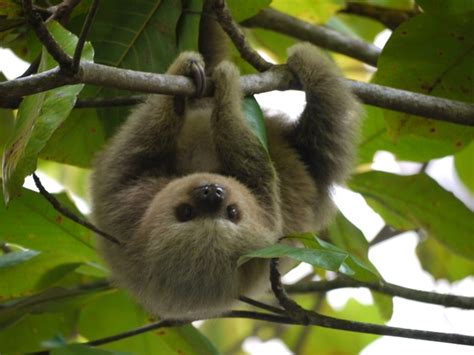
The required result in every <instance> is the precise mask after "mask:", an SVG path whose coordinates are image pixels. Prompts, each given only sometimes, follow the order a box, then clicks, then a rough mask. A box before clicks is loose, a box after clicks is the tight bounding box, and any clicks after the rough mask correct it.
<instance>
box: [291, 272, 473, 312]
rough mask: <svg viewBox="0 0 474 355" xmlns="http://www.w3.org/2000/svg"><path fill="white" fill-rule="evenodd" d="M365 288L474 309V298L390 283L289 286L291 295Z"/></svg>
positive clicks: (334, 282)
mask: <svg viewBox="0 0 474 355" xmlns="http://www.w3.org/2000/svg"><path fill="white" fill-rule="evenodd" d="M348 287H365V288H368V289H370V290H373V291H378V292H380V293H384V294H387V295H391V296H396V297H401V298H406V299H409V300H413V301H419V302H423V303H429V304H436V305H440V306H444V307H457V308H461V309H474V298H473V297H464V296H455V295H450V294H441V293H435V292H428V291H420V290H415V289H411V288H407V287H402V286H398V285H394V284H391V283H388V282H383V283H369V282H362V281H356V280H353V279H349V278H337V279H334V280H329V281H313V282H307V283H302V284H295V285H291V286H287V287H286V289H287V291H288V292H289V293H311V292H327V291H330V290H335V289H339V288H348Z"/></svg>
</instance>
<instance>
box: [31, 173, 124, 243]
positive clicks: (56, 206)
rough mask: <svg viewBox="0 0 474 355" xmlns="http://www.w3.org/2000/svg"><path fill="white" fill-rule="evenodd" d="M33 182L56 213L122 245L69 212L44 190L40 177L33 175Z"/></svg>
mask: <svg viewBox="0 0 474 355" xmlns="http://www.w3.org/2000/svg"><path fill="white" fill-rule="evenodd" d="M33 180H34V181H35V185H36V187H37V188H38V190H39V192H40V194H41V195H43V197H44V198H45V199H46V200H48V202H49V203H50V204H51V206H53V208H54V209H55V210H56V211H58V212H59V213H61V214H62V215H63V216H65V217H67V218H69V219H70V220H71V221H73V222H76V223H77V224H80V225H81V226H84V227H86V228H87V229H89V230H91V231H93V232H95V233H97V234H98V235H100V236H101V237H103V238H105V239H107V240H108V241H110V242H112V243H114V244H117V245H121V243H120V241H119V240H118V239H117V238H115V237H113V236H111V235H110V234H108V233H105V232H103V231H101V230H100V229H99V228H97V227H96V226H94V225H93V224H92V223H89V222H87V221H86V220H85V219H82V218H80V217H79V216H77V215H76V214H74V213H73V212H71V211H70V210H68V209H67V208H66V207H64V206H63V205H61V203H60V202H59V201H58V200H57V199H56V198H55V197H54V196H53V195H51V194H50V193H49V192H48V191H47V190H46V189H45V188H44V186H43V184H41V180H40V179H39V177H38V176H37V175H36V174H33Z"/></svg>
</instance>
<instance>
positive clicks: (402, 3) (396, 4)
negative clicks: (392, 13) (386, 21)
mask: <svg viewBox="0 0 474 355" xmlns="http://www.w3.org/2000/svg"><path fill="white" fill-rule="evenodd" d="M363 2H366V3H368V4H370V5H376V6H381V7H388V8H392V9H400V10H411V9H413V0H364V1H363Z"/></svg>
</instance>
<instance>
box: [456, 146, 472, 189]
mask: <svg viewBox="0 0 474 355" xmlns="http://www.w3.org/2000/svg"><path fill="white" fill-rule="evenodd" d="M454 166H455V168H456V173H457V174H458V176H459V178H460V179H461V181H462V183H463V184H464V186H466V187H467V188H468V189H469V191H470V192H471V194H474V142H473V143H471V144H469V145H468V146H467V147H466V148H465V149H463V150H461V151H460V152H459V153H457V154H456V155H455V156H454Z"/></svg>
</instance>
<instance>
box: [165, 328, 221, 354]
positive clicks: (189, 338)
mask: <svg viewBox="0 0 474 355" xmlns="http://www.w3.org/2000/svg"><path fill="white" fill-rule="evenodd" d="M157 336H158V338H159V339H161V340H162V341H163V342H164V343H166V344H167V345H168V346H169V348H170V349H172V351H175V352H176V353H178V354H179V353H183V354H196V355H198V354H199V355H201V354H202V355H218V354H219V352H218V351H217V349H216V348H215V347H214V345H213V344H212V343H211V342H210V341H209V339H207V338H206V337H205V336H204V335H203V334H202V333H201V332H200V331H198V330H197V329H196V328H194V327H193V326H192V325H191V324H187V325H184V326H182V327H176V328H172V329H170V328H164V329H160V330H158V332H157Z"/></svg>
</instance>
